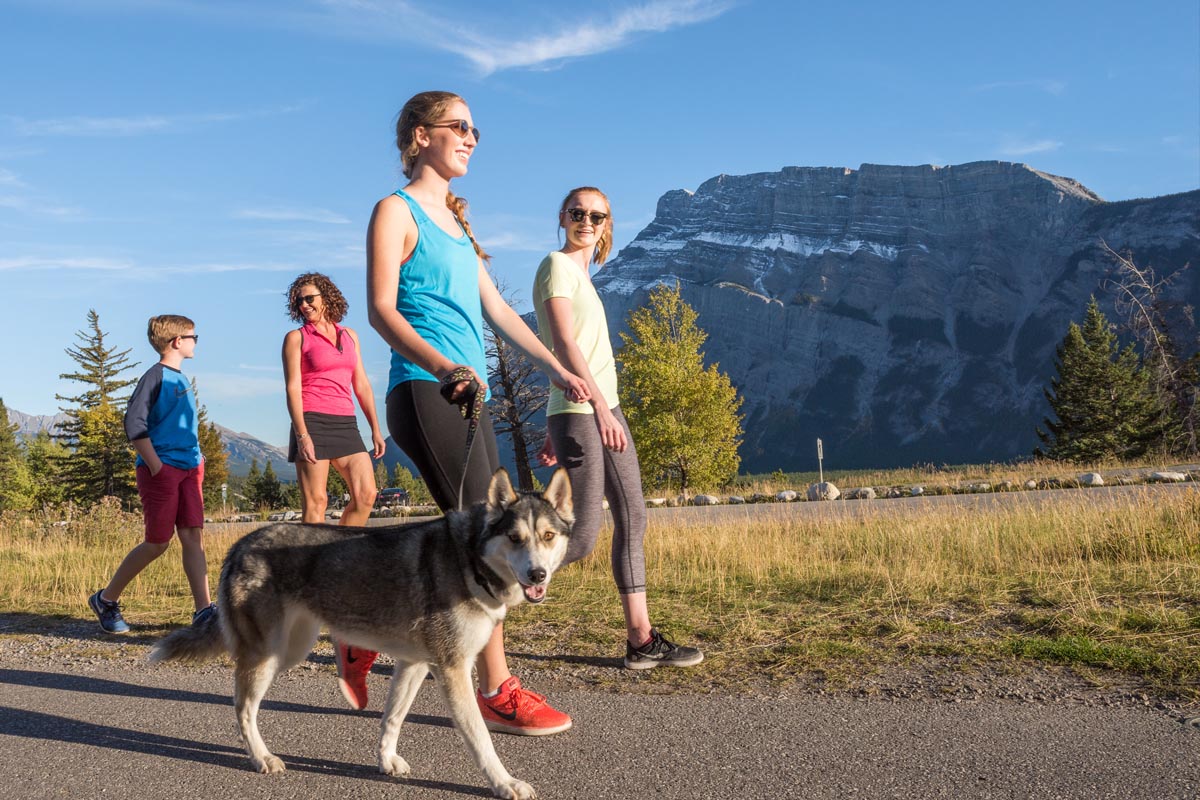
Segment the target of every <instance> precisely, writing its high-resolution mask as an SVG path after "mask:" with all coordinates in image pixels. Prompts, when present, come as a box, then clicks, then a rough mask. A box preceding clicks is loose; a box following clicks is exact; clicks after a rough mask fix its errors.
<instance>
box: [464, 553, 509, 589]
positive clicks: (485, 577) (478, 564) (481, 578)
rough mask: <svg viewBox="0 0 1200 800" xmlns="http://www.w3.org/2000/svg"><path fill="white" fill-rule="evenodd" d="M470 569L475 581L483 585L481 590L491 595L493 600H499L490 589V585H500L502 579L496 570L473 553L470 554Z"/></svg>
mask: <svg viewBox="0 0 1200 800" xmlns="http://www.w3.org/2000/svg"><path fill="white" fill-rule="evenodd" d="M471 571H472V572H474V573H475V582H476V583H478V584H479V585H480V586H482V587H483V590H484V591H485V592H487V593H488V595H490V596H491V598H492V599H493V600H499V599H500V598H499V597H496V593H495V592H493V591H492V586H496V587H497V588H498V587H501V586H503V585H504V581H502V580H501V579H500V576H499V575H497V574H496V571H495V570H493V569H492V568H491V567H489V566H488V565H487V564H485V563H483V559H482V558H480V557H479V556H477V555H475V554H474V553H472V554H471Z"/></svg>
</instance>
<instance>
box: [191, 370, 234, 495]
mask: <svg viewBox="0 0 1200 800" xmlns="http://www.w3.org/2000/svg"><path fill="white" fill-rule="evenodd" d="M192 396H193V397H194V399H195V400H196V432H197V434H198V436H199V438H200V454H201V455H203V456H204V507H205V508H206V509H207V510H208V511H209V512H210V513H212V512H214V511H216V510H217V509H219V508H221V485H222V484H225V483H228V481H229V453H228V452H226V450H225V442H224V441H223V440H222V439H221V432H220V431H219V430H217V425H216V423H214V422H211V421H210V420H209V418H208V409H207V408H205V407H204V406H203V405H202V404H201V403H200V396H199V395H198V394H197V392H196V379H195V378H192Z"/></svg>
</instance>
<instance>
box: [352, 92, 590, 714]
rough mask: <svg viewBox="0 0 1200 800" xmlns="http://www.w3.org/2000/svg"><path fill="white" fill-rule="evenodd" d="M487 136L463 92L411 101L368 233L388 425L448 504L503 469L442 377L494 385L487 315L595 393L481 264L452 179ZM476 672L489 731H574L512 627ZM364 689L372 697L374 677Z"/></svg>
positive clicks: (556, 377) (482, 428)
mask: <svg viewBox="0 0 1200 800" xmlns="http://www.w3.org/2000/svg"><path fill="white" fill-rule="evenodd" d="M478 143H479V131H478V129H477V128H476V127H475V125H474V122H472V119H471V111H470V109H469V108H468V107H467V104H466V103H465V102H464V101H463V99H462V98H461V97H459V96H458V95H455V94H452V93H450V92H423V93H421V94H418V95H416V96H414V97H413V98H411V99H410V100H409V101H408V102H407V103H406V104H405V105H404V108H403V109H402V110H401V111H400V116H399V118H398V120H397V122H396V146H397V147H398V148H399V150H400V157H401V161H402V165H403V169H404V175H405V177H407V178H408V179H409V183H408V185H407V186H405V187H404V189H403V190H401V191H398V192H396V193H395V194H393V195H390V196H388V197H385V198H384V199H383V200H380V201H379V203H378V204H376V206H375V210H374V213H373V214H372V216H371V224H370V227H369V229H368V231H367V297H368V306H369V308H368V312H369V318H370V322H371V326H372V327H373V328H375V330H376V331H378V332H379V335H380V336H382V337H383V338H384V340H385V341H386V342H387V343H388V344H389V345H390V346H391V348H392V365H391V373H390V376H389V380H388V391H387V426H388V431H389V432H390V433H391V435H392V438H393V439H394V440H395V442H396V443H397V444H398V445H400V447H401V449H403V450H404V452H405V453H406V454H407V455H408V456H409V458H411V459H412V461H413V463H414V464H416V466H417V469H418V471H420V473H421V477H422V478H423V479H424V480H425V483H426V484H427V485H428V486H429V490H430V493H431V494H432V495H433V497H434V500H435V501H436V502H437V504H438V505H439V506H440V507H441V508H442V509H443V510H448V509H453V508H456V507H457V506H458V505H459V503H460V501H461V504H462V506H463V507H464V508H465V507H467V506H469V505H471V504H473V503H476V502H479V501H481V500H484V499H486V496H487V487H488V483H489V481H490V480H491V476H492V473H493V472H495V471H496V469H497V468H498V467H499V458H498V456H497V453H496V440H495V434H494V433H493V431H492V425H491V420H490V418H489V416H488V413H487V411H486V409H485V410H484V412H483V417H482V419H481V420H480V424H479V431H478V435H477V436H476V439H475V445H474V447H473V448H472V451H471V454H470V457H469V462H468V461H467V458H466V456H465V453H464V443H465V441H466V433H467V427H466V426H467V422H466V421H465V420H464V419H463V418H462V416H461V415H460V414H459V411H458V409H457V408H456V407H455V406H452V405H450V404H449V403H447V402H446V401H445V399H444V398H443V397H442V396H441V393H440V381H441V379H442V378H443V377H445V376H447V375H449V374H451V373H452V372H454V371H455V370H456V369H457V368H459V367H463V366H465V367H468V368H470V370H471V371H472V373H473V374H474V376H475V380H476V382H477V384H478V386H479V387H480V389H479V390H480V391H486V390H487V385H488V383H487V365H486V359H485V356H484V345H483V320H484V319H486V320H487V321H488V324H489V325H491V327H492V329H493V330H495V331H496V332H497V333H498V334H499V335H500V336H501V337H503V338H504V339H505V340H506V341H507V342H508V343H509V344H511V345H512V346H514V347H516V348H517V349H518V350H520V351H521V352H523V353H524V354H525V355H526V356H527V357H528V358H529V359H530V360H531V361H532V362H533V363H534V364H536V365H537V366H538V367H539V368H540V369H541V370H542V371H543V372H545V373H546V375H547V376H548V377H549V378H550V380H551V382H553V383H554V384H555V385H556V386H558V387H559V388H561V389H563V390H564V391H565V392H567V394H568V396H570V397H571V399H573V400H576V401H577V402H586V400H587V399H588V398H589V397H590V394H589V392H588V388H587V384H586V383H584V381H583V380H581V379H580V378H579V377H578V376H576V375H574V374H572V373H570V372H568V371H567V370H566V369H564V368H563V366H562V365H561V364H560V363H559V362H558V361H557V360H556V359H555V358H554V356H553V355H552V354H551V353H550V351H549V350H547V349H546V347H545V346H544V345H543V344H542V342H541V341H540V340H539V339H538V337H537V336H536V335H535V334H534V333H533V331H531V330H530V329H529V327H528V326H527V325H526V324H525V322H524V321H523V320H522V319H521V318H520V316H518V315H517V313H516V312H515V311H513V309H512V308H510V307H509V305H508V303H507V302H506V301H505V300H504V298H503V297H501V295H500V292H499V291H498V290H497V289H496V286H495V284H494V283H493V282H492V280H491V278H490V277H489V275H488V273H487V270H486V269H485V267H484V261H485V260H486V259H487V258H488V256H487V254H486V253H484V252H483V250H482V249H481V248H480V247H479V245H478V243H477V242H476V241H475V239H474V236H473V235H472V233H471V226H470V225H469V224H468V223H467V219H466V202H465V201H463V200H462V198H459V197H455V196H454V194H453V192H451V191H450V181H451V180H452V179H454V178H457V177H460V176H462V175H465V174H466V172H467V162H468V161H469V160H470V158H471V155H472V153H473V152H474V150H475V147H476V145H477V144H478ZM469 390H470V383H469V382H461V383H459V384H456V386H455V389H454V396H455V397H458V396H460V395H462V394H463V393H465V392H467V391H469ZM460 481H461V483H462V486H463V488H462V497H461V498H460V497H459V496H458V495H459V486H460ZM364 661H367V662H368V665H369V660H368V659H358V660H357V661H356V662H354V663H355V665H361V664H362V663H363V662H364ZM344 662H345V663H344ZM338 664H339V674H340V675H341V678H342V680H343V681H350V682H353V681H357V680H358V678H359V673H360V672H361V666H359V669H358V670H354V671H351V670H348V669H343V668H344V667H349V666H350V663H349V659H347V658H344V657H343V654H340V653H339V658H338ZM368 668H369V666H368ZM476 670H477V673H478V675H479V684H480V691H479V693H478V694H477V700H478V702H479V706H480V711H481V712H482V714H483V718H484V722H485V723H486V724H487V726H488V728H489V729H491V730H493V731H501V732H505V733H516V734H525V735H535V736H536V735H546V734H551V733H557V732H559V731H563V730H566V729H567V728H569V727H570V726H571V718H570V717H569V716H567V715H566V714H564V713H563V712H561V711H558V710H557V709H555V708H553V707H551V706H550V705H549V704H548V703H547V702H546V700H545V698H544V697H542V696H541V695H538V694H535V693H533V692H530V691H528V690H525V689H523V688H522V687H521V683H520V681H519V680H518V679H517V678H516V677H515V676H513V675H512V673H510V672H509V669H508V663H507V660H506V658H505V655H504V632H503V625H501V626H497V628H496V630H495V632H494V633H493V635H492V637H491V639H490V641H489V642H488V644H487V645H486V646H485V647H484V649H483V652H482V653H481V654H480V656H479V659H478V661H477V662H476ZM352 672H353V674H351V673H352ZM362 674H363V675H365V673H362ZM362 688H363V692H362V695H361V696H362V698H363V702H364V703H365V698H366V693H365V682H364V683H363V684H362Z"/></svg>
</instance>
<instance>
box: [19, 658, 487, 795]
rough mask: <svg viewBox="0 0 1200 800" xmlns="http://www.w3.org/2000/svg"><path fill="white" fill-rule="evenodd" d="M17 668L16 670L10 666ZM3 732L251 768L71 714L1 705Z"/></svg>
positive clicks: (324, 765) (210, 750) (346, 767)
mask: <svg viewBox="0 0 1200 800" xmlns="http://www.w3.org/2000/svg"><path fill="white" fill-rule="evenodd" d="M9 672H11V670H9ZM0 736H16V737H21V738H37V739H47V740H53V741H59V742H71V743H79V744H86V745H89V746H91V747H107V748H110V749H113V750H125V751H128V752H133V753H146V754H148V755H153V756H159V757H165V758H174V759H178V760H181V761H195V762H197V763H201V764H213V765H215V766H219V767H226V768H228V769H236V770H247V769H248V768H249V766H248V762H247V758H246V755H245V753H244V752H243V751H242V750H240V749H237V748H233V747H227V746H225V745H219V744H209V743H207V742H198V741H195V740H194V739H179V738H177V737H174V736H162V735H159V734H155V733H146V732H144V731H131V730H127V729H125V728H117V727H114V726H112V725H97V724H95V723H93V722H83V721H81V720H77V719H70V718H69V717H60V716H56V715H54V714H43V713H40V712H38V711H28V710H26V709H23V708H11V707H5V706H0ZM277 755H279V757H280V758H282V759H283V761H284V763H285V764H287V768H288V769H289V770H292V771H296V772H311V773H316V774H321V775H333V776H340V777H346V778H355V779H357V780H374V781H383V782H386V783H394V782H396V779H395V778H390V777H388V776H386V775H383V774H381V773H379V772H378V771H376V770H375V768H374V767H373V766H372V767H368V766H366V765H362V764H345V763H342V762H338V761H328V760H325V759H318V758H305V757H304V756H295V755H285V754H283V753H279V754H277ZM403 782H404V783H406V784H411V785H413V786H418V787H422V788H426V789H441V790H444V791H453V792H458V793H460V794H466V795H475V796H477V797H490V796H491V795H490V793H489V792H487V791H485V790H483V789H481V788H479V787H475V786H463V785H461V784H455V783H448V782H446V781H428V780H419V779H417V780H414V779H411V778H407V779H404V781H403Z"/></svg>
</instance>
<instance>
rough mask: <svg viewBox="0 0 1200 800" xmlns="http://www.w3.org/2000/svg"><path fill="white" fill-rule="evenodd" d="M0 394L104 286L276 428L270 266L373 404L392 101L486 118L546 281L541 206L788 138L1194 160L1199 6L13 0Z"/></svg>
mask: <svg viewBox="0 0 1200 800" xmlns="http://www.w3.org/2000/svg"><path fill="white" fill-rule="evenodd" d="M0 75H3V80H0V276H3V278H5V279H6V280H5V281H4V285H5V286H6V288H7V289H8V295H9V296H8V302H7V304H6V305H7V307H8V309H9V319H10V322H9V324H8V325H7V326H6V329H7V330H8V334H7V335H6V336H4V337H3V338H2V339H0V363H2V364H3V365H4V369H3V376H4V377H3V378H2V379H0V397H2V398H3V399H4V401H5V403H6V404H7V405H8V406H9V407H12V408H16V409H19V410H21V411H24V412H26V413H30V414H50V413H54V412H55V411H56V410H57V405H58V404H57V403H56V401H55V400H54V394H55V393H56V392H62V393H70V389H71V387H70V386H69V385H67V384H65V383H63V382H61V381H60V380H59V379H58V375H59V373H61V372H65V371H67V370H69V369H70V368H71V367H72V363H71V362H70V360H69V359H68V358H67V356H66V355H65V354H64V352H63V350H64V348H66V347H68V346H69V345H71V344H73V342H74V337H73V334H74V332H75V331H76V330H79V329H80V328H82V327H83V325H84V322H85V317H86V314H87V310H88V309H89V308H95V309H96V310H97V312H98V313H99V314H100V320H101V324H102V327H103V328H104V329H105V330H107V331H108V332H109V334H110V337H111V341H112V342H113V343H115V344H118V345H120V346H122V347H131V348H133V351H134V356H135V357H136V358H138V359H139V360H140V361H141V362H142V367H141V368H139V369H142V368H145V367H146V366H148V365H149V364H151V363H153V362H154V360H155V359H156V356H155V354H154V353H153V352H152V351H151V350H150V348H149V346H148V345H147V344H146V340H145V334H144V331H145V324H146V319H147V318H148V317H149V316H151V315H152V314H158V313H182V314H186V315H188V316H190V317H192V318H193V319H195V320H196V321H197V330H198V332H199V333H200V334H201V342H200V346H199V348H198V349H197V357H196V359H195V360H194V361H192V362H189V363H188V364H187V365H186V366H185V370H186V371H187V372H188V373H189V374H192V375H195V376H196V378H197V380H198V383H199V387H200V399H201V401H202V402H204V403H205V404H206V405H207V406H208V408H209V412H210V415H211V417H212V418H213V419H214V420H216V421H217V422H219V423H221V424H223V425H226V426H227V427H230V428H234V429H236V430H240V431H246V432H248V433H251V434H253V435H255V436H258V437H259V438H261V439H264V440H266V441H268V442H271V443H274V444H282V443H283V442H284V441H285V439H286V433H287V426H288V421H287V415H286V412H285V409H284V401H283V383H282V373H281V368H280V366H279V363H280V359H279V351H280V345H281V343H282V340H283V336H284V334H285V333H286V332H287V330H288V329H289V328H290V327H291V326H292V323H290V322H289V320H288V319H287V317H286V315H285V312H284V308H283V299H282V292H283V291H284V289H285V288H286V286H287V284H288V283H289V282H290V280H291V279H292V277H294V276H295V275H296V274H297V273H299V272H301V271H307V270H309V269H318V270H322V271H326V272H328V273H329V274H330V275H331V276H333V278H334V279H335V280H336V281H337V282H338V283H339V285H340V286H341V287H342V288H343V291H344V292H345V293H346V295H347V297H348V299H349V300H350V303H351V311H350V316H349V318H348V320H347V322H348V324H350V325H351V326H352V327H355V328H357V329H358V330H359V331H360V333H361V334H362V337H361V338H362V339H363V342H364V357H365V360H366V363H367V370H368V373H369V374H370V375H371V376H372V378H373V382H374V385H375V387H376V392H377V393H378V396H377V400H378V401H379V403H380V404H381V405H382V402H383V397H382V393H383V390H384V388H385V384H386V374H387V350H386V348H385V347H384V346H383V344H382V342H381V341H380V340H379V339H378V337H376V336H375V335H374V334H373V332H372V331H371V330H370V328H369V327H368V325H367V322H366V314H365V306H364V295H365V280H364V271H365V269H364V235H365V229H366V223H367V220H368V217H369V215H370V212H371V208H372V206H373V205H374V203H375V202H376V201H377V200H378V199H379V198H381V197H383V196H384V195H386V194H388V193H389V192H391V191H393V190H394V189H395V188H398V187H399V186H400V185H402V178H401V175H400V171H399V163H398V158H397V154H396V152H395V149H394V145H393V142H392V137H393V129H392V126H393V121H394V118H395V115H396V113H397V111H398V110H399V108H400V106H401V105H402V104H403V103H404V101H405V100H406V99H407V98H408V97H409V96H411V95H412V94H414V93H415V92H418V91H422V90H426V89H450V90H452V91H456V92H458V93H459V94H461V95H463V96H464V97H465V98H466V99H467V102H468V103H469V104H470V106H471V111H472V116H473V117H474V121H475V123H476V125H477V126H478V127H479V128H480V129H481V130H482V132H483V135H482V137H481V138H482V142H481V144H480V146H479V149H478V150H477V151H476V153H475V155H474V157H473V158H472V161H471V170H470V174H469V175H467V176H466V177H465V178H464V179H462V180H461V181H458V182H456V184H455V188H456V191H457V192H458V193H459V194H461V195H463V196H465V197H467V198H468V200H469V201H470V202H471V218H472V222H473V225H474V227H475V230H476V232H477V234H478V235H479V237H480V238H481V240H482V241H483V243H484V245H485V246H486V247H487V248H488V249H489V250H490V251H491V252H492V253H493V255H494V256H495V259H494V261H493V266H494V269H495V272H496V274H497V275H499V276H500V277H501V278H502V279H503V280H504V281H505V282H506V283H507V284H508V285H509V286H510V287H512V288H514V289H515V290H517V292H518V294H519V297H520V300H521V302H520V303H519V305H518V307H519V308H520V309H521V310H528V297H529V295H530V290H529V289H530V287H529V283H530V281H531V279H532V275H533V272H534V269H535V268H536V266H537V263H538V261H539V260H540V259H541V257H542V256H543V255H544V254H545V253H546V251H548V250H550V249H554V248H555V247H556V246H557V243H556V237H555V212H556V210H557V207H558V202H559V201H560V199H561V195H562V193H563V192H564V191H565V190H566V189H568V188H570V187H571V186H575V185H578V184H595V185H599V186H600V187H602V188H604V189H605V190H606V191H607V192H608V194H609V197H610V199H611V200H612V202H613V211H614V219H615V221H616V226H617V228H616V232H617V235H616V241H617V246H618V247H620V246H621V245H622V244H624V243H626V242H628V241H629V240H630V239H632V238H633V236H635V235H636V234H637V232H638V231H639V230H640V229H641V228H642V227H643V226H644V225H645V224H646V223H648V222H649V221H650V220H651V219H652V217H653V214H654V208H655V203H656V201H657V199H658V197H659V196H660V195H662V194H663V193H664V192H666V191H668V190H671V189H677V188H687V189H694V188H695V187H696V186H697V185H699V184H700V183H701V182H703V181H704V180H707V179H708V178H710V177H713V176H714V175H717V174H720V173H729V174H743V173H749V172H763V171H773V170H778V169H780V168H782V167H784V166H846V167H851V168H857V167H858V166H859V165H861V164H863V163H877V164H925V163H934V164H957V163H964V162H968V161H978V160H985V159H1002V160H1009V161H1019V162H1025V163H1028V164H1030V165H1032V166H1034V167H1036V168H1037V169H1041V170H1044V171H1047V172H1052V173H1055V174H1059V175H1066V176H1070V177H1072V178H1075V179H1077V180H1079V181H1081V182H1082V183H1084V184H1085V185H1086V186H1088V187H1089V188H1091V189H1092V190H1093V191H1095V192H1097V193H1099V194H1100V195H1101V196H1102V197H1104V198H1105V199H1108V200H1123V199H1128V198H1133V197H1147V196H1154V195H1160V194H1168V193H1172V192H1180V191H1189V190H1192V189H1196V188H1197V187H1200V4H1197V3H1196V2H1195V0H1177V1H1174V2H1154V1H1153V0H1151V1H1150V2H1142V3H1136V4H1135V3H1129V2H1108V1H1107V0H1092V1H1091V2H1055V1H1054V0H1042V1H1041V2H1022V1H1020V0H1018V1H1017V2H1010V3H1006V4H1003V5H1002V6H998V5H996V4H977V3H962V2H922V3H899V2H852V1H851V0H847V2H842V3H827V2H801V1H794V2H763V1H762V0H730V1H726V0H643V2H625V1H623V0H622V1H618V2H602V1H600V0H596V2H589V3H546V2H505V3H481V2H457V3H453V4H451V3H442V2H434V1H433V0H411V1H410V2H391V1H389V0H290V1H288V2H265V1H263V0H243V1H240V2H224V1H222V0H106V2H104V3H97V2H83V0H78V1H72V0H30V1H29V2H21V1H19V0H18V1H16V2H14V1H13V0H0Z"/></svg>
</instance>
